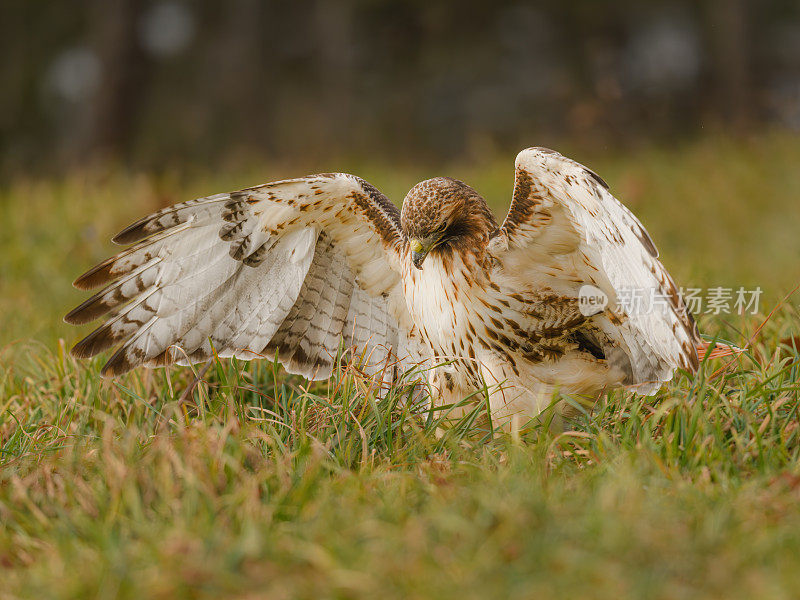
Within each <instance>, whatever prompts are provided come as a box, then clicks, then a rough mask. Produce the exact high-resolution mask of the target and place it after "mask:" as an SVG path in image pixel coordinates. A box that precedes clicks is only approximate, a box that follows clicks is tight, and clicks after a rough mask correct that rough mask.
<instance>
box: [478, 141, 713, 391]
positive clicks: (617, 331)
mask: <svg viewBox="0 0 800 600" xmlns="http://www.w3.org/2000/svg"><path fill="white" fill-rule="evenodd" d="M492 244H493V247H494V250H493V252H494V253H495V254H496V255H497V256H498V257H499V258H500V259H501V261H502V263H503V264H504V265H505V266H507V267H508V268H507V269H505V271H507V272H519V273H522V274H523V275H522V277H521V278H522V279H523V280H525V281H526V282H527V283H530V284H531V285H533V286H536V287H539V288H540V289H541V288H542V287H544V288H550V289H553V290H556V291H558V292H560V293H565V294H567V295H570V296H571V297H575V298H577V297H578V294H579V292H580V288H581V287H582V286H583V285H585V284H589V285H592V286H595V287H597V288H599V289H600V290H602V291H603V292H604V293H605V294H606V295H607V296H608V298H609V309H610V310H607V311H605V312H604V313H603V314H601V315H598V316H597V317H596V318H594V322H595V324H597V325H598V326H601V327H602V329H603V330H604V331H605V332H606V333H608V334H609V335H610V336H612V337H615V338H616V339H617V340H618V341H619V342H620V346H621V347H622V348H624V349H626V353H627V354H628V358H629V359H630V366H631V369H632V372H633V378H632V381H631V383H632V384H633V385H636V386H637V387H638V391H640V392H642V393H652V392H653V391H655V390H656V389H658V387H659V386H660V382H662V381H667V380H669V379H670V378H671V377H672V374H673V372H674V370H675V369H676V368H678V367H680V368H685V369H687V370H694V369H696V367H697V362H698V361H697V351H696V344H697V343H698V342H699V339H698V334H697V330H696V327H695V324H694V320H693V319H692V317H691V314H689V312H688V311H687V310H686V306H685V305H684V303H683V301H682V299H681V298H680V296H679V294H678V291H677V288H676V287H675V284H674V282H673V281H672V278H671V277H670V275H669V273H667V271H666V269H665V268H664V266H663V265H662V264H661V263H660V262H659V260H658V252H657V250H656V248H655V245H654V244H653V242H652V240H651V239H650V236H649V235H648V234H647V232H646V231H645V229H644V227H643V226H642V224H641V223H640V222H639V220H638V219H637V218H636V217H635V216H634V215H633V214H632V213H631V212H630V211H629V210H628V209H627V208H626V207H625V206H623V205H622V204H621V203H620V202H619V201H618V200H617V199H616V198H614V196H612V195H611V193H610V192H609V191H608V186H607V185H606V184H605V182H603V180H602V179H600V178H599V177H598V176H597V175H596V174H595V173H593V172H592V171H590V170H589V169H587V168H586V167H584V166H582V165H580V164H578V163H577V162H575V161H573V160H570V159H568V158H565V157H564V156H562V155H561V154H558V153H557V152H554V151H552V150H548V149H545V148H529V149H527V150H523V151H522V152H520V153H519V155H518V156H517V159H516V182H515V188H514V198H513V201H512V205H511V208H510V210H509V213H508V216H507V217H506V219H505V221H504V223H503V226H502V228H501V231H500V235H499V236H498V239H497V240H495V241H493V242H492ZM623 294H625V295H626V296H625V298H623ZM628 294H644V295H646V296H647V295H649V294H654V296H653V298H654V299H655V303H654V304H652V306H651V305H649V303H650V301H649V296H648V297H645V298H643V305H640V306H636V304H635V303H632V302H627V301H623V300H626V299H627V298H628V296H627V295H628ZM634 297H635V296H634ZM645 302H646V303H648V304H647V305H644V303H645Z"/></svg>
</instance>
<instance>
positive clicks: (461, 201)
mask: <svg viewBox="0 0 800 600" xmlns="http://www.w3.org/2000/svg"><path fill="white" fill-rule="evenodd" d="M400 224H401V225H402V227H403V233H405V235H406V236H407V237H408V240H409V245H410V248H411V260H412V262H413V263H414V266H415V267H417V268H418V269H421V268H422V263H423V261H424V260H425V257H426V256H428V254H434V255H435V254H441V255H450V256H452V254H453V253H454V252H460V253H466V252H472V253H476V254H482V252H483V249H484V248H485V247H486V244H487V243H488V241H489V238H490V236H491V235H493V234H494V233H495V232H496V231H497V221H495V219H494V215H492V211H490V210H489V207H488V206H487V204H486V201H485V200H484V199H483V198H481V196H480V195H479V194H478V192H476V191H475V190H473V189H472V188H471V187H469V186H468V185H466V184H465V183H462V182H461V181H458V180H456V179H450V178H449V177H435V178H433V179H428V180H427V181H423V182H421V183H418V184H417V185H415V186H414V187H413V188H411V191H409V192H408V194H407V195H406V197H405V200H403V210H402V212H401V215H400Z"/></svg>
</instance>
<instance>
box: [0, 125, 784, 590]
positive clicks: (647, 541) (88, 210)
mask: <svg viewBox="0 0 800 600" xmlns="http://www.w3.org/2000/svg"><path fill="white" fill-rule="evenodd" d="M564 151H565V153H570V152H569V149H564ZM571 154H573V155H575V157H576V158H578V159H580V160H582V161H583V162H586V163H587V164H589V165H590V166H592V167H593V168H594V169H595V170H597V171H599V172H600V173H601V175H603V177H604V178H605V179H606V180H607V181H609V183H610V184H611V185H612V190H614V191H615V192H616V193H617V195H618V196H619V197H621V198H622V199H623V200H624V201H625V202H626V203H627V204H628V205H629V206H630V207H631V208H632V209H633V210H634V211H635V212H636V213H637V214H638V215H640V217H641V219H642V221H643V222H644V224H645V225H646V226H647V227H648V229H649V230H650V232H651V234H652V236H653V238H654V239H655V240H656V243H657V244H658V245H659V247H660V249H661V252H662V258H663V260H664V262H665V264H666V265H667V266H668V267H669V268H670V270H671V271H672V272H673V274H674V275H675V277H676V279H677V280H678V281H679V282H680V283H682V284H683V285H684V286H686V287H703V288H706V287H714V286H728V287H738V286H744V287H754V286H756V285H758V286H761V287H762V288H763V290H764V295H763V297H762V302H761V306H760V311H759V313H758V314H754V315H743V316H740V315H724V314H723V315H716V316H715V315H699V319H698V320H699V322H700V326H701V330H702V331H703V332H704V333H705V334H707V335H709V336H711V337H716V336H722V337H724V338H726V339H729V340H732V341H734V342H735V343H737V344H740V345H742V346H744V345H746V344H748V342H749V346H748V350H747V352H745V353H744V354H742V355H741V356H740V357H739V358H738V359H736V360H735V361H734V362H732V363H729V362H726V361H714V362H712V363H709V364H704V365H703V368H702V370H701V372H700V373H699V374H698V375H697V376H694V377H688V376H681V377H678V378H677V379H676V380H675V381H674V382H673V383H671V384H670V385H669V386H667V387H665V388H664V389H663V390H662V391H661V392H660V393H659V394H658V395H657V396H655V397H651V398H646V399H642V398H639V397H636V396H634V395H631V394H622V393H616V394H613V395H612V396H610V397H609V398H608V399H607V401H606V402H604V403H603V404H602V405H600V406H598V407H596V409H595V410H594V411H593V412H592V414H590V415H585V416H584V417H583V418H581V419H580V420H579V422H577V423H576V424H575V428H574V431H571V432H569V433H567V434H564V435H561V436H558V437H554V436H553V435H551V434H550V433H548V432H547V431H546V430H544V429H543V428H541V427H537V426H535V425H532V426H530V427H529V428H527V429H525V430H523V431H522V432H521V433H520V435H514V436H511V435H493V434H492V432H491V431H488V430H487V429H486V426H485V421H484V420H482V419H481V418H480V415H477V414H476V415H472V416H471V417H469V418H467V419H465V420H464V421H463V422H462V423H460V424H459V425H458V426H455V427H450V428H448V429H447V430H446V431H445V433H444V435H443V436H437V435H436V429H437V427H438V426H439V425H440V423H439V421H440V420H441V418H442V417H441V415H440V414H432V413H427V412H422V413H419V411H416V410H414V407H407V406H406V407H404V403H403V402H401V400H402V399H403V393H404V389H403V388H402V387H401V386H398V388H397V389H396V390H394V391H393V392H392V393H391V394H390V395H389V396H388V397H387V398H385V399H384V400H381V401H377V400H376V398H375V390H374V389H373V388H372V387H371V386H370V384H369V382H368V381H364V380H363V379H361V378H360V377H359V376H358V375H357V374H355V373H353V372H351V371H344V372H340V373H338V374H337V376H336V377H335V378H334V379H333V380H331V381H330V382H325V383H323V384H319V385H315V386H312V387H309V386H307V385H306V384H305V383H304V382H303V380H302V379H299V378H295V377H286V376H285V375H282V374H281V373H280V371H279V370H278V369H277V368H276V367H275V365H272V364H268V363H264V362H261V363H253V364H247V363H241V362H239V363H236V362H228V361H225V362H222V363H217V364H214V365H212V366H211V368H210V369H209V371H208V372H207V373H205V375H204V377H203V380H202V381H200V382H199V383H198V382H196V381H195V374H194V373H193V372H192V371H191V370H190V369H185V368H176V369H168V370H164V369H160V370H157V371H138V372H135V373H133V374H130V375H128V376H125V377H122V378H119V379H117V380H114V381H108V380H102V379H100V378H99V376H98V368H99V366H100V364H101V363H100V362H90V363H76V362H75V361H73V360H72V359H71V358H69V357H68V356H67V354H66V351H67V350H68V348H69V345H70V344H71V343H73V342H74V341H76V340H77V338H78V336H79V335H80V333H81V331H79V330H71V329H69V328H68V327H67V326H65V325H63V324H62V323H61V316H62V315H63V314H64V313H65V312H66V311H67V310H68V309H69V308H71V307H72V306H74V305H75V304H76V303H77V302H79V301H80V299H81V298H82V295H81V294H80V293H79V292H76V291H74V290H72V289H71V288H70V285H69V284H70V282H71V281H72V279H73V278H74V277H75V276H76V275H77V274H79V273H80V272H81V271H82V270H83V269H85V268H86V267H88V266H90V265H91V264H94V262H95V261H97V260H99V259H101V258H104V257H105V256H107V255H108V253H109V252H110V251H111V247H110V244H109V243H107V242H106V240H107V239H108V238H109V237H110V235H111V234H113V233H115V232H116V231H117V230H119V229H120V228H121V227H122V226H124V225H126V224H127V223H128V222H129V221H131V220H133V219H135V218H137V217H138V216H141V215H142V214H143V213H146V212H148V211H151V210H153V209H155V208H158V207H159V206H160V205H161V204H163V203H165V202H174V201H179V200H183V199H188V198H192V197H196V196H201V195H206V194H209V193H212V192H215V191H221V190H226V189H235V188H238V187H243V186H246V185H252V184H254V183H257V182H260V181H263V180H268V179H270V178H278V177H284V176H289V175H295V174H301V173H303V172H305V171H306V170H308V171H312V170H319V171H324V170H343V169H349V170H353V171H356V172H358V173H359V174H362V175H364V176H365V177H366V178H367V179H369V180H370V181H372V182H373V183H374V184H376V185H377V186H378V187H380V188H381V189H383V190H384V191H385V192H387V193H388V194H390V195H391V196H392V197H393V198H394V199H395V200H397V201H399V200H400V199H401V198H402V196H403V194H404V192H405V190H406V189H407V188H408V187H410V186H411V185H412V184H413V183H414V182H415V181H417V180H419V179H422V178H425V177H429V176H432V175H435V174H450V175H453V176H456V177H459V178H462V179H464V180H466V181H468V182H470V183H471V184H472V185H473V186H474V187H476V188H477V189H478V190H479V191H480V192H482V193H483V194H484V195H485V196H486V197H487V198H488V199H490V201H491V202H493V203H494V206H495V208H496V209H497V212H498V213H501V212H502V209H503V207H505V206H506V204H507V202H508V198H509V196H510V191H511V183H512V166H511V164H512V162H511V161H512V160H513V156H508V157H502V158H500V159H498V160H497V161H496V162H494V163H492V164H491V165H489V166H483V167H481V168H475V167H473V166H470V165H453V166H451V167H449V168H447V169H441V168H438V169H437V170H436V171H434V172H431V170H430V169H426V168H423V167H416V168H411V167H408V168H399V169H392V170H389V169H387V168H385V167H379V166H376V165H370V164H348V165H335V164H333V165H318V166H317V168H310V169H300V170H297V169H296V168H295V169H288V170H287V169H281V168H278V167H268V168H266V169H261V170H258V169H255V168H253V169H241V170H240V171H237V172H226V173H222V174H215V175H213V176H212V175H204V176H200V177H189V176H186V175H183V176H177V175H169V174H168V175H163V176H160V177H158V178H152V177H150V178H148V177H146V176H143V175H134V174H130V173H126V172H114V173H112V174H110V175H107V174H102V173H98V172H93V173H84V174H80V175H74V176H71V177H68V178H63V179H60V180H57V181H53V180H50V181H29V180H20V181H16V182H12V183H11V184H7V185H6V186H4V187H3V188H2V189H0V315H1V316H2V327H3V328H2V331H0V599H6V598H18V597H25V598H117V597H122V598H170V599H172V598H198V597H199V598H206V597H207V598H211V597H226V598H262V597H263V598H271V599H272V598H276V599H280V598H287V599H291V598H377V597H380V598H520V599H522V598H551V597H584V598H621V597H631V598H653V599H655V598H665V599H666V598H670V599H671V598H676V599H677V598H756V597H757V598H787V599H788V598H796V597H798V596H800V468H798V464H797V461H798V457H800V422H799V421H798V418H799V417H798V408H800V394H799V393H798V392H800V377H799V374H800V356H798V352H797V351H796V350H795V349H794V348H793V347H792V346H793V344H792V341H791V340H792V338H793V336H797V335H799V334H800V332H798V324H799V323H800V318H799V316H798V312H799V311H798V305H797V297H796V296H795V297H792V298H790V299H789V300H788V301H786V302H782V299H783V298H784V297H785V296H786V295H787V294H788V293H789V292H790V291H791V290H792V289H793V288H794V286H795V285H797V283H798V277H799V276H800V269H798V264H799V263H800V260H798V259H800V236H799V235H798V228H799V227H800V203H799V202H798V199H800V171H798V168H797V165H798V164H800V139H798V138H794V137H788V136H778V135H773V136H762V137H759V138H756V139H752V140H737V141H733V140H726V139H718V140H703V141H699V142H695V143H692V144H686V145H684V146H681V147H676V148H671V149H643V150H641V151H639V152H636V153H630V154H627V155H604V154H600V153H598V154H597V155H591V154H590V155H588V156H585V155H581V154H579V153H571ZM64 340H65V341H64ZM195 384H196V385H195Z"/></svg>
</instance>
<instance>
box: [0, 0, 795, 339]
mask: <svg viewBox="0 0 800 600" xmlns="http://www.w3.org/2000/svg"><path fill="white" fill-rule="evenodd" d="M0 87H1V89H2V92H0V350H2V348H3V347H4V346H7V345H8V344H12V345H13V344H16V343H17V342H19V341H20V340H29V339H31V338H33V339H36V340H40V341H43V342H45V343H47V344H52V343H53V342H54V341H55V340H56V339H58V338H60V337H63V338H66V341H67V343H70V342H72V341H74V340H76V339H77V337H78V336H79V335H80V334H81V333H85V332H86V329H87V328H84V329H83V330H82V331H78V330H76V329H75V328H70V327H67V326H66V325H64V324H63V323H62V322H61V317H62V316H63V315H64V314H65V313H66V312H67V310H69V308H71V307H72V306H74V305H76V304H77V303H79V302H80V301H81V300H83V299H84V298H85V294H82V293H80V292H77V291H76V290H73V289H71V287H70V285H69V284H70V282H71V281H72V280H73V279H74V278H75V277H76V276H77V275H78V274H79V273H81V272H82V271H84V270H85V269H87V268H88V267H89V266H91V265H92V264H94V263H96V262H98V261H100V260H102V259H104V258H105V257H107V256H108V255H109V254H110V253H111V252H114V251H115V250H116V249H115V248H113V247H112V246H111V244H110V243H109V242H108V239H109V238H110V237H111V235H113V233H115V232H116V231H118V230H119V229H121V228H122V227H124V226H125V225H127V224H128V223H129V222H131V221H133V220H135V219H137V218H139V217H141V216H142V215H144V214H146V213H148V212H151V211H153V210H156V209H158V208H160V207H162V206H164V205H166V204H171V203H174V202H179V201H182V200H187V199H190V198H195V197H201V196H206V195H209V194H212V193H215V192H220V191H226V190H233V189H239V188H242V187H246V186H251V185H256V184H259V183H263V182H265V181H270V180H274V179H283V178H287V177H293V176H299V175H304V174H307V173H313V172H325V171H349V172H354V173H357V174H359V175H361V176H362V177H364V178H366V179H367V180H369V181H370V182H372V183H373V184H374V185H376V186H377V187H378V188H379V189H381V190H382V191H384V192H385V193H386V194H387V195H388V196H389V197H390V198H392V199H393V200H394V201H395V202H397V203H399V202H400V201H401V200H402V198H403V197H404V195H405V193H406V191H407V190H408V189H409V188H410V187H411V186H413V185H414V184H415V183H416V182H418V181H420V180H422V179H426V178H429V177H432V176H435V175H450V176H453V177H457V178H459V179H462V180H464V181H466V182H468V183H469V184H470V185H472V186H473V187H475V189H477V190H478V191H479V192H480V193H481V194H483V195H484V197H486V198H487V200H488V201H489V202H490V204H491V206H492V207H493V209H494V210H495V213H496V214H497V216H498V218H500V219H501V218H502V217H503V215H504V214H505V211H506V210H507V207H508V202H509V199H510V196H511V189H512V185H513V175H512V173H513V160H514V156H515V155H516V153H517V152H518V151H519V150H520V149H521V148H524V147H527V146H532V145H542V146H549V147H552V148H556V149H558V150H559V151H561V152H562V153H564V154H566V155H568V156H571V157H574V158H575V159H577V160H579V161H581V162H583V163H585V164H587V165H588V166H590V167H591V168H593V169H594V170H596V171H597V172H599V173H600V174H601V175H602V176H603V178H604V179H606V180H607V181H608V182H609V183H610V184H611V186H612V191H613V192H614V193H615V195H616V196H617V197H619V198H620V199H621V200H622V201H623V202H625V203H626V204H627V205H628V206H629V207H630V208H631V209H632V210H633V211H634V212H635V213H636V214H637V215H638V216H639V217H640V218H641V220H642V222H643V223H644V224H645V226H646V227H647V228H648V230H649V231H650V233H651V234H652V236H653V238H654V239H655V240H656V243H657V245H658V246H659V248H660V250H661V254H662V260H663V261H664V263H665V265H666V266H667V267H668V269H669V270H670V271H671V272H672V273H673V275H674V276H675V279H676V281H677V282H678V284H679V285H680V286H682V287H684V288H703V289H704V290H707V289H710V288H713V287H717V286H725V287H729V288H732V289H733V290H735V289H737V288H739V287H741V286H744V287H746V288H747V289H754V288H756V287H760V288H763V291H764V294H763V296H762V297H761V300H762V302H761V304H760V306H759V312H760V313H761V314H762V315H765V314H767V313H768V312H769V311H770V310H772V308H773V307H775V305H776V304H777V303H778V302H780V301H781V299H783V298H784V297H785V295H786V294H787V293H788V292H789V291H790V290H791V289H792V288H793V287H794V286H795V285H797V281H798V275H800V273H798V265H800V236H798V230H800V169H799V168H798V165H800V136H798V133H799V132H800V1H798V0H704V1H697V0H693V1H690V0H673V1H670V2H666V1H657V0H651V1H645V0H611V1H599V0H573V1H571V2H553V1H549V2H544V1H533V2H522V1H519V0H515V1H509V0H494V1H491V2H487V1H482V2H478V1H476V0H460V1H458V2H443V1H442V2H437V1H432V0H406V1H400V0H351V1H344V0H341V1H337V0H291V1H289V0H272V1H257V0H69V1H61V2H59V1H55V0H2V2H0ZM697 316H698V318H699V320H700V323H701V327H703V328H704V330H706V331H708V332H711V333H712V334H713V333H715V332H725V333H726V335H729V336H730V337H731V338H733V339H741V335H744V334H741V335H739V334H737V333H736V332H739V331H743V330H745V329H747V328H748V327H750V326H749V325H746V324H745V322H744V321H743V320H742V318H740V317H741V316H740V315H735V314H731V313H726V314H714V313H713V312H706V311H698V315H697ZM749 318H751V319H752V317H749ZM758 318H761V317H758ZM750 329H752V328H750ZM788 333H791V332H788ZM737 336H739V337H737Z"/></svg>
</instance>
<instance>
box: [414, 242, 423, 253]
mask: <svg viewBox="0 0 800 600" xmlns="http://www.w3.org/2000/svg"><path fill="white" fill-rule="evenodd" d="M411 251H412V252H422V242H420V241H419V240H411Z"/></svg>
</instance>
